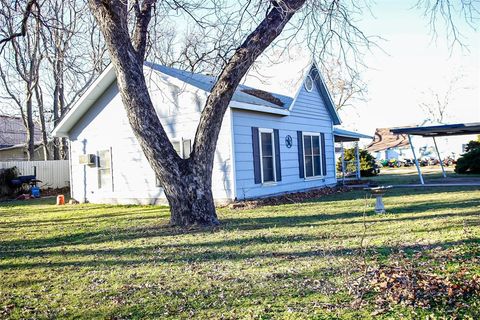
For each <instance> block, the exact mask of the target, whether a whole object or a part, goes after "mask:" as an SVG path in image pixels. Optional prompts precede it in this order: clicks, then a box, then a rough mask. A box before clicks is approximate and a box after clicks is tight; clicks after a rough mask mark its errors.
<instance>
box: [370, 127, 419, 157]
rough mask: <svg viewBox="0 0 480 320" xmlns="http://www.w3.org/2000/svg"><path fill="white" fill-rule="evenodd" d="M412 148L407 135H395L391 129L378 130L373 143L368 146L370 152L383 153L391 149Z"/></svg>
mask: <svg viewBox="0 0 480 320" xmlns="http://www.w3.org/2000/svg"><path fill="white" fill-rule="evenodd" d="M402 147H410V143H409V142H408V138H407V136H406V135H405V134H393V133H392V132H391V131H390V128H378V129H377V130H376V131H375V137H374V138H373V141H372V142H371V143H370V144H369V145H368V146H367V148H366V149H367V150H368V151H370V152H377V151H383V150H387V149H391V148H402Z"/></svg>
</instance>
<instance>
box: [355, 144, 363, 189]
mask: <svg viewBox="0 0 480 320" xmlns="http://www.w3.org/2000/svg"><path fill="white" fill-rule="evenodd" d="M355 157H356V159H357V180H360V179H361V178H362V177H361V175H360V152H359V150H358V141H357V142H356V143H355Z"/></svg>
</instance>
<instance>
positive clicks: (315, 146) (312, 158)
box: [303, 133, 322, 178]
mask: <svg viewBox="0 0 480 320" xmlns="http://www.w3.org/2000/svg"><path fill="white" fill-rule="evenodd" d="M303 150H304V151H303V156H304V166H305V177H306V178H308V177H318V176H321V175H322V155H321V150H322V149H321V146H320V134H318V133H304V134H303Z"/></svg>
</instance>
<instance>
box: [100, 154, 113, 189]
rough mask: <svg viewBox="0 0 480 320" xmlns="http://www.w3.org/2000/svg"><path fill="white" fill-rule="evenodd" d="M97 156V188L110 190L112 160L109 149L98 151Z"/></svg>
mask: <svg viewBox="0 0 480 320" xmlns="http://www.w3.org/2000/svg"><path fill="white" fill-rule="evenodd" d="M97 155H98V158H97V166H98V188H99V189H112V166H111V163H112V160H111V153H110V149H108V150H101V151H98V153H97Z"/></svg>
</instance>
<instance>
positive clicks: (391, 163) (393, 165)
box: [388, 159, 402, 168]
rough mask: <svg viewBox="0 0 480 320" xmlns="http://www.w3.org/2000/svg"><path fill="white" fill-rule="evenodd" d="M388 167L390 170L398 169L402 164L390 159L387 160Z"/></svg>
mask: <svg viewBox="0 0 480 320" xmlns="http://www.w3.org/2000/svg"><path fill="white" fill-rule="evenodd" d="M388 166H389V167H390V168H400V167H401V166H402V163H401V162H400V161H399V160H397V159H390V160H388Z"/></svg>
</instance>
